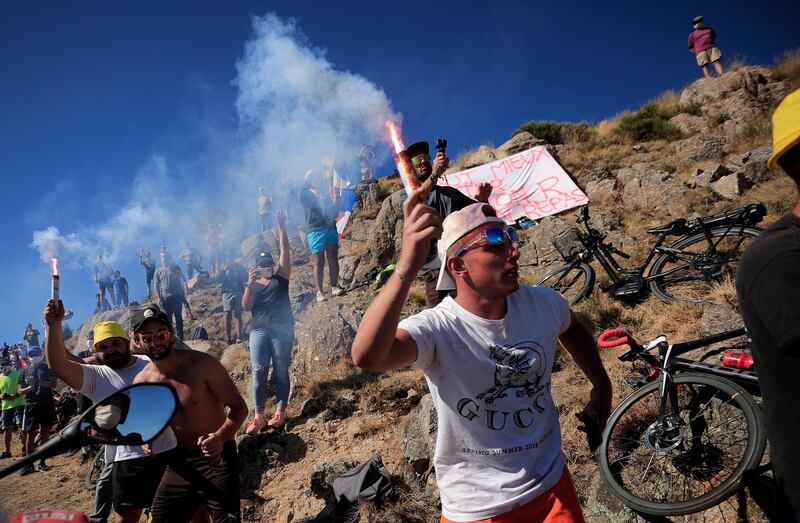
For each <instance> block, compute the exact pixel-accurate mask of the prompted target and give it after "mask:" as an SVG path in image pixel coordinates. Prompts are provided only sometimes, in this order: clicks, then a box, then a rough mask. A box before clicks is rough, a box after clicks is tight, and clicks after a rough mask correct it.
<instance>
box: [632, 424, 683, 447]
mask: <svg viewBox="0 0 800 523" xmlns="http://www.w3.org/2000/svg"><path fill="white" fill-rule="evenodd" d="M685 432H686V428H685V427H684V425H683V424H682V423H680V421H679V420H676V419H674V418H672V417H669V418H666V419H664V420H663V421H658V420H657V421H655V422H653V423H652V424H651V425H650V426H649V427H647V429H646V430H645V431H644V434H643V435H642V439H643V440H644V444H645V445H647V447H648V448H649V449H650V450H652V451H653V452H670V451H671V450H674V449H675V448H677V447H678V446H679V445H680V444H681V443H683V436H684V433H685Z"/></svg>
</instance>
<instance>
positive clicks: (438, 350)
mask: <svg viewBox="0 0 800 523" xmlns="http://www.w3.org/2000/svg"><path fill="white" fill-rule="evenodd" d="M430 185H431V184H430V182H428V183H425V184H423V186H422V187H421V188H420V189H419V190H416V191H414V192H413V193H412V194H411V195H410V196H409V197H408V199H407V200H406V202H405V203H404V205H403V213H404V215H405V221H404V224H403V249H402V253H401V255H400V260H399V261H398V262H397V269H396V270H395V271H394V274H393V275H392V277H391V278H390V279H389V281H388V282H387V283H386V285H385V286H384V288H383V290H381V292H380V294H379V295H378V296H377V298H375V300H374V301H373V302H372V304H371V305H370V307H369V308H368V309H367V311H366V313H365V314H364V318H363V320H362V321H361V324H360V325H359V327H358V331H357V332H356V337H355V340H354V342H353V347H352V356H353V362H354V363H355V364H356V366H358V367H361V368H364V369H370V370H389V369H400V368H404V367H408V366H411V367H413V368H417V369H422V370H423V371H424V373H425V378H426V380H427V382H428V386H429V389H430V391H431V394H432V396H433V400H434V404H435V406H436V410H437V416H438V435H437V442H436V455H435V458H434V465H435V468H436V478H437V482H438V486H439V490H440V493H441V500H442V516H441V521H442V522H450V521H481V522H489V521H559V522H576V521H577V522H580V521H584V519H583V515H582V512H581V508H580V506H579V504H578V496H577V494H576V492H575V487H574V486H573V483H572V480H571V478H570V474H569V471H568V470H567V466H566V462H565V457H564V453H563V451H562V449H561V433H560V428H559V421H558V411H557V409H556V407H555V404H554V402H553V397H552V395H551V391H550V386H551V384H550V377H551V371H552V367H553V362H554V358H555V356H556V351H557V344H558V343H561V345H562V346H563V347H564V348H565V349H566V350H567V352H569V353H570V354H571V355H572V357H573V358H574V360H575V361H576V363H577V364H578V366H579V367H580V369H581V370H582V371H583V373H584V374H585V375H586V377H587V378H588V380H589V382H590V383H591V384H592V386H593V388H592V390H591V395H590V399H589V402H588V404H587V405H586V407H585V409H584V412H583V414H584V416H591V418H592V419H593V420H594V421H595V422H596V425H597V427H596V428H597V430H600V429H602V427H603V426H604V425H605V422H606V420H607V419H608V416H609V413H610V410H611V383H610V380H609V378H608V375H607V374H606V371H605V369H604V368H603V365H602V363H601V361H600V358H599V355H598V353H597V350H596V346H595V344H594V340H593V338H592V335H591V334H590V333H589V331H588V330H587V329H586V328H585V327H584V326H583V325H582V324H581V323H580V322H579V321H578V320H577V318H576V317H575V315H574V314H573V313H572V311H571V310H570V308H569V305H568V303H567V301H566V300H565V299H564V298H563V297H562V296H561V295H560V294H558V293H557V292H555V291H553V290H552V289H549V288H546V287H529V286H526V285H520V284H519V274H518V266H517V261H518V259H519V256H520V252H519V248H518V244H517V242H516V234H515V231H514V230H513V229H511V228H509V227H508V226H507V225H506V223H505V222H504V221H503V220H502V219H500V218H498V217H497V216H496V214H495V212H494V210H493V209H492V207H490V206H489V205H487V204H483V203H474V204H472V205H468V206H466V207H464V208H463V209H461V210H459V211H456V212H453V213H451V214H450V215H449V216H448V217H447V218H445V219H444V221H442V218H441V217H440V216H439V214H438V213H437V212H436V210H435V209H434V208H433V207H431V206H429V205H426V204H425V201H426V198H427V191H428V190H430ZM437 238H439V241H438V252H439V257H440V259H441V260H442V262H441V268H440V271H441V272H440V275H439V278H438V284H437V289H439V290H455V293H454V295H452V296H448V297H446V298H445V299H444V300H443V301H442V302H441V303H440V304H439V305H437V306H436V307H434V308H433V309H428V310H425V311H423V312H420V313H419V314H416V315H414V316H411V317H409V318H407V319H405V320H403V321H400V312H401V309H402V307H403V304H404V302H405V300H406V297H407V296H408V291H409V288H410V287H411V282H412V281H413V280H414V278H415V277H416V275H417V272H418V271H419V270H420V268H421V267H422V266H423V264H424V263H425V258H426V256H427V254H428V250H429V247H430V242H431V241H433V240H435V239H437Z"/></svg>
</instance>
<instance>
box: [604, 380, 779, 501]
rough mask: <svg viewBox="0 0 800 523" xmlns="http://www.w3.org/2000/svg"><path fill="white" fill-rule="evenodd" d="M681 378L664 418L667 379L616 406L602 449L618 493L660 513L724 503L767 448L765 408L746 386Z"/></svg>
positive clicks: (607, 473)
mask: <svg viewBox="0 0 800 523" xmlns="http://www.w3.org/2000/svg"><path fill="white" fill-rule="evenodd" d="M674 380H675V381H674V384H673V386H672V391H673V392H674V397H673V401H671V402H670V404H671V405H674V406H673V407H667V408H668V410H669V411H670V412H667V413H666V416H665V417H664V418H663V419H662V421H659V419H658V404H659V398H660V387H661V385H662V384H661V381H660V380H659V381H656V382H652V383H649V384H647V385H645V386H644V387H642V388H641V389H639V390H637V391H636V392H634V393H633V394H631V395H630V396H628V397H627V398H626V399H624V400H623V401H622V403H621V404H620V405H619V407H617V408H616V410H615V411H614V412H613V413H612V414H611V417H610V418H609V420H608V424H607V425H606V429H605V431H604V432H603V442H602V444H601V446H600V451H599V466H600V474H601V475H602V477H603V480H604V482H605V483H606V485H607V486H608V487H609V488H610V489H611V491H612V492H613V493H614V495H616V496H617V497H619V498H620V499H621V500H622V501H623V502H624V503H625V504H626V505H628V506H629V507H631V508H632V509H634V510H636V511H638V512H642V513H645V514H652V515H656V516H676V515H683V514H691V513H693V512H698V511H700V510H703V509H707V508H709V507H713V506H714V505H717V504H719V503H720V502H722V501H723V500H725V499H727V498H728V497H730V496H731V495H732V494H733V493H734V492H735V491H736V490H737V489H738V488H739V486H740V484H741V482H742V477H743V475H744V473H745V471H747V470H749V469H752V468H755V467H756V466H758V464H759V461H760V459H761V455H762V454H763V453H764V445H765V436H764V421H763V419H762V417H761V411H760V409H759V408H758V405H757V404H756V402H755V400H753V398H752V396H750V395H749V394H748V393H747V392H745V391H744V389H742V388H741V387H739V386H738V385H736V384H735V383H733V382H730V381H728V380H725V379H722V378H717V377H715V376H710V375H706V374H691V373H687V374H679V375H677V376H675V377H674Z"/></svg>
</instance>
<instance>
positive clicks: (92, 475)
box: [84, 447, 106, 490]
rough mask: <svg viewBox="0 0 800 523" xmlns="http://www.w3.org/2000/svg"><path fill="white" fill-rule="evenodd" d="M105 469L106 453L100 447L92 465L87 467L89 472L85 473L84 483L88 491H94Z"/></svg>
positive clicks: (103, 448)
mask: <svg viewBox="0 0 800 523" xmlns="http://www.w3.org/2000/svg"><path fill="white" fill-rule="evenodd" d="M105 467H106V451H105V447H100V450H98V451H97V454H95V456H94V459H93V460H92V464H91V465H89V470H88V472H86V481H85V482H84V483H85V485H86V488H87V489H88V490H94V488H95V486H96V485H97V479H98V478H99V477H100V474H102V473H103V469H104V468H105Z"/></svg>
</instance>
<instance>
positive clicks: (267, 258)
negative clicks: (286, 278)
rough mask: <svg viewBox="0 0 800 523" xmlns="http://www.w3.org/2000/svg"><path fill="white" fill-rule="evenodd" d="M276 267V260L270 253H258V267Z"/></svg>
mask: <svg viewBox="0 0 800 523" xmlns="http://www.w3.org/2000/svg"><path fill="white" fill-rule="evenodd" d="M270 265H275V260H274V259H273V258H272V254H271V253H270V252H269V251H266V250H264V251H258V252H257V253H256V267H269V266H270Z"/></svg>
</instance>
